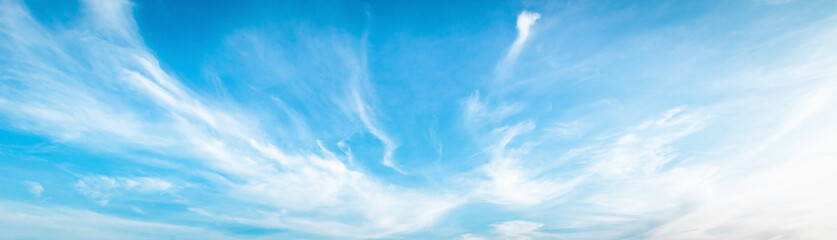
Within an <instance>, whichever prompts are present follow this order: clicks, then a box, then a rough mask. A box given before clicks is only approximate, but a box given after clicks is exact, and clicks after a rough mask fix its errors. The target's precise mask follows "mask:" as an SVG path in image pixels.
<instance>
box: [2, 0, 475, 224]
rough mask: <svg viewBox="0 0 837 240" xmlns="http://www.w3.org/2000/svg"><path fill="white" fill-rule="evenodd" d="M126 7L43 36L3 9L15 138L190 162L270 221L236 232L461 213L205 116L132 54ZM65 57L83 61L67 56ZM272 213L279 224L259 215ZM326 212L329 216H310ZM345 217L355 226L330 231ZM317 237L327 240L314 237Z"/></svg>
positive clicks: (7, 107)
mask: <svg viewBox="0 0 837 240" xmlns="http://www.w3.org/2000/svg"><path fill="white" fill-rule="evenodd" d="M130 5H131V3H128V2H107V3H104V2H98V1H88V2H85V3H84V5H83V7H84V8H89V9H91V11H89V14H90V15H89V16H87V18H86V21H84V22H83V24H80V25H79V28H71V29H67V30H51V29H48V28H45V27H43V26H41V25H40V24H39V23H37V22H35V21H34V20H33V19H32V18H31V17H30V15H29V14H28V12H27V11H26V10H25V8H22V7H21V6H20V5H18V4H15V3H10V2H6V3H4V6H3V11H4V12H6V13H10V14H4V16H6V17H5V18H4V19H3V22H2V24H3V26H7V27H6V28H4V29H5V30H4V31H3V36H4V39H5V41H8V42H9V43H10V44H8V45H5V46H6V47H4V51H5V52H7V53H8V55H7V56H8V57H5V58H3V64H5V65H7V66H11V67H10V68H6V70H4V71H3V74H4V75H5V79H4V86H5V87H4V89H3V92H4V97H3V101H2V103H3V105H2V106H0V108H2V110H3V111H4V113H5V115H6V116H13V117H11V119H12V120H13V121H14V122H15V123H16V124H18V126H20V127H22V128H25V129H28V130H30V131H33V132H39V133H42V134H44V135H47V136H50V137H54V138H55V139H58V140H61V141H65V142H68V143H71V144H77V145H79V146H80V147H83V148H92V149H104V146H107V147H106V149H108V150H107V151H108V152H112V153H114V154H116V155H119V153H120V152H129V151H134V150H143V151H152V152H154V153H155V154H160V155H163V156H168V157H171V158H186V159H190V161H191V162H190V163H189V165H191V166H192V169H193V170H194V172H192V174H195V175H196V176H205V177H207V178H206V179H204V181H206V182H205V183H203V184H208V185H209V187H212V188H218V189H223V191H224V192H226V195H227V196H226V197H227V198H229V199H235V200H236V201H240V202H242V203H246V204H257V205H259V206H261V208H263V209H265V210H268V211H266V212H265V213H264V214H256V215H249V216H247V218H249V219H258V220H246V218H243V217H235V218H234V219H236V221H238V222H244V223H248V224H253V225H259V226H263V227H268V228H287V229H294V230H298V231H310V232H318V233H319V234H326V235H333V236H343V237H375V236H377V237H382V236H387V235H390V234H394V233H399V232H409V231H414V230H415V229H419V228H422V227H426V226H429V225H430V224H432V223H433V220H434V219H436V218H438V217H439V216H440V215H441V214H443V213H444V212H446V210H447V209H450V208H452V207H454V206H456V205H458V204H459V203H460V201H458V200H455V199H452V198H451V197H452V196H447V195H445V194H443V193H439V194H432V193H425V192H422V191H418V190H409V189H401V188H397V187H391V186H386V185H384V184H382V183H380V182H378V181H377V180H375V179H372V178H370V177H368V176H366V174H364V173H363V172H359V171H356V170H352V169H349V168H348V167H347V166H346V165H345V164H344V163H343V162H341V161H340V160H339V159H337V157H336V156H335V155H334V154H332V153H328V152H308V153H297V152H295V151H294V152H293V153H290V152H288V151H286V150H283V149H280V148H279V147H277V146H276V144H274V143H272V140H271V139H270V138H269V137H268V136H265V135H263V134H261V133H262V132H263V130H261V129H260V127H259V124H255V125H254V124H253V121H250V120H246V119H248V118H247V117H246V116H247V115H248V114H246V113H242V112H243V111H228V110H227V109H220V108H216V107H210V106H208V105H207V104H205V103H204V99H203V98H202V97H200V96H197V94H196V93H195V92H193V91H190V90H189V89H188V88H186V87H185V86H184V85H183V84H181V83H180V82H179V81H178V79H177V78H175V77H173V76H171V75H170V74H168V73H167V72H166V71H164V70H163V69H162V68H161V66H160V64H159V63H158V61H157V60H156V58H155V57H154V56H153V55H152V54H151V53H149V52H148V50H147V49H146V48H145V47H144V46H142V45H141V44H140V42H141V41H140V40H139V39H137V34H136V26H135V24H134V23H133V20H132V16H131V12H130V9H131V7H130ZM12 13H13V14H12ZM21 35H31V36H27V37H25V38H24V37H19V36H21ZM28 39H41V40H43V41H41V42H30V41H28ZM104 43H107V44H104ZM69 49H72V50H73V51H80V52H82V53H83V54H65V52H66V51H69ZM54 56H57V58H55V57H54ZM81 63H86V64H81ZM361 67H362V66H360V65H358V66H354V67H352V69H355V70H357V71H362V70H360V69H356V68H361ZM358 74H362V73H354V74H350V75H349V76H346V77H347V78H351V79H355V80H351V81H350V82H354V84H355V85H356V87H357V86H360V85H359V84H361V83H359V81H361V80H360V79H356V78H360V77H362V76H360V75H358ZM364 81H365V80H364ZM358 91H359V89H356V90H354V92H353V94H352V96H353V99H352V100H353V101H354V102H353V105H354V106H355V107H357V109H356V110H357V113H358V115H359V118H360V119H361V121H362V122H363V125H364V126H366V128H367V129H368V130H369V131H370V132H371V133H372V134H374V135H375V136H376V137H378V138H379V139H381V141H382V142H384V144H385V146H386V153H385V158H384V164H388V165H390V166H394V165H393V164H394V163H393V162H392V152H393V151H394V149H395V146H396V145H395V143H394V141H393V140H391V139H390V138H389V137H388V136H387V135H386V134H384V133H383V132H382V131H381V130H380V129H378V123H377V122H376V120H374V119H373V118H372V117H371V113H369V112H368V107H369V106H368V105H366V103H365V100H363V99H362V98H361V96H360V95H359V94H360V93H359V92H358ZM149 112H151V113H153V114H148V113H149ZM207 173H209V174H207ZM173 186H174V185H173V184H171V183H170V182H166V181H161V180H156V179H152V178H111V177H107V176H91V177H83V178H82V179H80V180H79V181H78V182H77V183H76V188H77V189H78V190H79V191H80V192H82V193H83V194H85V195H87V196H89V197H91V198H93V199H96V200H97V201H99V202H100V203H101V204H106V203H107V202H108V201H113V198H115V197H116V196H117V194H116V193H117V192H119V191H132V190H136V191H141V192H142V191H145V192H148V191H166V190H168V189H171V188H172V187H173ZM188 204H190V205H192V204H195V206H196V207H201V203H198V202H195V203H188ZM347 206H350V207H347ZM203 208H204V209H207V210H206V211H225V210H223V209H224V208H211V206H210V207H203ZM225 208H227V207H225ZM279 209H282V212H283V213H282V214H280V215H274V214H269V213H267V212H271V211H270V210H279ZM325 209H329V213H327V214H325V215H317V214H315V215H313V216H312V215H310V214H311V213H312V212H313V211H317V212H320V211H323V210H325ZM218 214H219V215H221V214H226V215H230V216H235V214H237V213H236V212H228V213H225V212H222V213H218ZM343 218H352V219H360V221H358V222H353V223H352V222H348V223H344V222H341V221H340V220H335V219H343ZM231 219H232V218H231ZM322 226H330V227H329V229H330V230H328V231H322Z"/></svg>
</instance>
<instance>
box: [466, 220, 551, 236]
mask: <svg viewBox="0 0 837 240" xmlns="http://www.w3.org/2000/svg"><path fill="white" fill-rule="evenodd" d="M491 226H492V227H493V230H492V232H493V234H492V236H489V237H487V238H486V237H481V236H477V235H474V234H471V233H467V234H463V235H461V236H459V237H458V238H456V239H458V240H480V239H482V240H485V239H498V240H499V239H504V240H511V239H513V240H531V239H556V238H558V236H557V235H555V234H549V233H544V232H542V231H540V229H541V228H542V227H543V226H544V224H543V223H538V222H530V221H522V220H514V221H505V222H501V223H497V224H492V225H491Z"/></svg>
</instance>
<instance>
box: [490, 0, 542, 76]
mask: <svg viewBox="0 0 837 240" xmlns="http://www.w3.org/2000/svg"><path fill="white" fill-rule="evenodd" d="M540 18H541V15H540V14H539V13H534V12H528V11H523V12H520V14H519V15H517V38H516V39H515V40H514V42H513V43H512V45H511V47H510V48H509V51H508V52H507V53H506V56H505V57H504V58H503V60H502V61H501V62H500V63H499V64H498V66H497V74H498V77H499V78H501V79H502V78H505V77H507V76H508V75H509V74H511V71H512V69H513V67H514V64H515V62H516V61H517V57H518V56H519V55H520V52H521V51H522V50H523V47H524V46H525V43H526V40H528V39H529V35H530V34H531V28H532V25H535V22H536V21H537V20H538V19H540Z"/></svg>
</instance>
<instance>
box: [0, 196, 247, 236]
mask: <svg viewBox="0 0 837 240" xmlns="http://www.w3.org/2000/svg"><path fill="white" fill-rule="evenodd" d="M0 238H2V239H31V238H36V239H40V238H43V239H173V238H176V239H237V238H232V237H229V236H227V235H225V234H223V233H221V232H217V231H213V230H206V229H200V228H195V227H186V226H179V225H173V224H163V223H153V222H143V221H136V220H129V219H123V218H118V217H113V216H107V215H102V214H98V213H94V212H91V211H85V210H77V209H71V208H65V207H42V206H33V205H29V204H23V203H17V202H9V201H0Z"/></svg>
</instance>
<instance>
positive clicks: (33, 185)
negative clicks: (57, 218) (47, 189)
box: [23, 181, 44, 197]
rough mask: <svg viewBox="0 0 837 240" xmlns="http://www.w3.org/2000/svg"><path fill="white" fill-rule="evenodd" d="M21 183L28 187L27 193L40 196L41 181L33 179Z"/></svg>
mask: <svg viewBox="0 0 837 240" xmlns="http://www.w3.org/2000/svg"><path fill="white" fill-rule="evenodd" d="M23 183H25V184H26V186H28V187H29V193H31V194H32V195H35V196H36V197H40V196H41V193H43V192H44V186H41V183H38V182H35V181H25V182H23Z"/></svg>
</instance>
